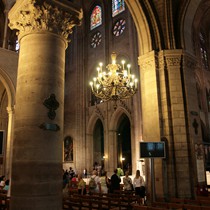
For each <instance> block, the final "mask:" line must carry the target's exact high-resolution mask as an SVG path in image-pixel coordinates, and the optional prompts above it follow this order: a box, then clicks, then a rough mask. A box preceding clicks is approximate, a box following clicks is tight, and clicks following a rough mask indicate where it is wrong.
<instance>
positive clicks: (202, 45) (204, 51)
mask: <svg viewBox="0 0 210 210" xmlns="http://www.w3.org/2000/svg"><path fill="white" fill-rule="evenodd" d="M200 52H201V60H202V65H203V67H204V68H205V69H209V64H208V55H207V49H206V40H205V38H204V36H203V34H202V33H200Z"/></svg>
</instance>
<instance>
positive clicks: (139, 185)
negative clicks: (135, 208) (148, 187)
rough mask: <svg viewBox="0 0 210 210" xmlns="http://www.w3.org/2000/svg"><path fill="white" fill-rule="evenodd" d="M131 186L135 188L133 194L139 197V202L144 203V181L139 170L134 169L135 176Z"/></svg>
mask: <svg viewBox="0 0 210 210" xmlns="http://www.w3.org/2000/svg"><path fill="white" fill-rule="evenodd" d="M133 187H134V189H135V194H136V195H137V196H139V197H140V203H141V204H144V197H145V182H144V178H143V177H142V176H141V175H140V171H139V170H137V171H136V176H135V177H134V179H133Z"/></svg>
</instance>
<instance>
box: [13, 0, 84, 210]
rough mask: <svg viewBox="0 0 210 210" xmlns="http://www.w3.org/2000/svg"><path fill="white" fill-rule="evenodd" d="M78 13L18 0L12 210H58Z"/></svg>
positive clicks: (56, 4)
mask: <svg viewBox="0 0 210 210" xmlns="http://www.w3.org/2000/svg"><path fill="white" fill-rule="evenodd" d="M81 16H82V13H81V12H79V10H78V9H77V8H75V7H73V4H72V3H70V2H68V1H56V0H45V1H42V0H19V1H16V4H15V5H14V7H13V8H12V9H11V11H10V12H9V20H10V27H11V28H12V29H17V30H18V31H19V35H18V38H19V43H20V52H19V66H18V78H17V89H16V91H17V92H16V110H15V125H14V145H13V159H12V175H11V210H20V209H22V210H24V209H25V210H26V209H30V210H33V209H34V210H46V209H50V210H61V209H62V157H63V156H62V152H63V151H62V142H63V115H64V113H63V111H64V66H65V65H64V64H65V49H66V47H67V38H68V35H69V34H70V33H71V32H72V28H73V27H74V26H75V25H76V24H79V22H80V19H81Z"/></svg>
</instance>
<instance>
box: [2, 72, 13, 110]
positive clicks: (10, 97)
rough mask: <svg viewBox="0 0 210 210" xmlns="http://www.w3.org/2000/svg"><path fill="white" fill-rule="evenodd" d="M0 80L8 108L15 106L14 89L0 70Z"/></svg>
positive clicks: (10, 81)
mask: <svg viewBox="0 0 210 210" xmlns="http://www.w3.org/2000/svg"><path fill="white" fill-rule="evenodd" d="M0 80H1V82H2V84H3V85H4V87H5V88H6V92H7V96H8V107H9V108H11V107H13V106H14V104H15V87H14V84H13V82H12V80H11V79H10V78H9V76H8V75H7V74H6V73H5V71H3V70H2V69H1V68H0Z"/></svg>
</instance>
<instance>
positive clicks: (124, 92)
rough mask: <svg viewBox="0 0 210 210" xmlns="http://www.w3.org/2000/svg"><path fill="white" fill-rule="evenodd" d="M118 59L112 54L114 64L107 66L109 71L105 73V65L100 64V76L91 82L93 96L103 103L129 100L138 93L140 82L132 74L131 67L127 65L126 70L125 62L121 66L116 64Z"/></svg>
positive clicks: (98, 69)
mask: <svg viewBox="0 0 210 210" xmlns="http://www.w3.org/2000/svg"><path fill="white" fill-rule="evenodd" d="M116 57H117V56H116V53H112V55H111V59H112V63H111V64H108V65H107V66H106V68H107V70H108V71H105V70H104V71H103V63H99V67H97V72H98V76H97V77H94V78H93V82H92V81H91V82H90V86H91V89H92V92H93V94H94V95H95V96H96V97H97V98H100V99H102V101H109V100H112V101H115V102H116V101H117V100H121V99H127V98H130V97H131V96H133V95H134V94H135V93H136V91H137V83H138V80H137V79H136V78H135V75H134V74H131V65H130V64H127V69H125V61H124V60H123V61H122V62H121V63H122V66H121V65H120V64H117V63H116Z"/></svg>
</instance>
